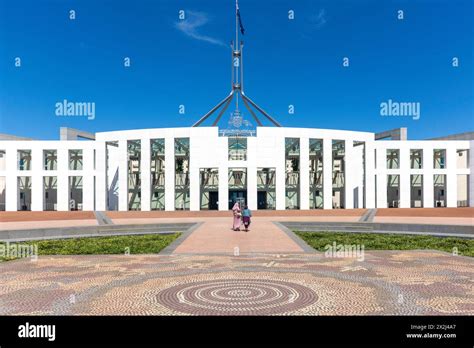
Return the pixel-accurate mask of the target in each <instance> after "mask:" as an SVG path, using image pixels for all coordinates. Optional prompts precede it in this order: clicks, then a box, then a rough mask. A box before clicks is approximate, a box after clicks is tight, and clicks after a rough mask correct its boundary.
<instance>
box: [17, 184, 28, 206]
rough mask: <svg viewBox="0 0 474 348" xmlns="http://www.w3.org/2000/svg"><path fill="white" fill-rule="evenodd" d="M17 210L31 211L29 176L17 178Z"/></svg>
mask: <svg viewBox="0 0 474 348" xmlns="http://www.w3.org/2000/svg"><path fill="white" fill-rule="evenodd" d="M17 192H18V197H17V198H18V203H17V204H18V210H31V176H19V177H18V178H17Z"/></svg>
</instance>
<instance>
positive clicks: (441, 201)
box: [433, 174, 446, 208]
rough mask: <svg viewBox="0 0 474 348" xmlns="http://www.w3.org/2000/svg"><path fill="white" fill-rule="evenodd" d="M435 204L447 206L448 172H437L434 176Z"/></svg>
mask: <svg viewBox="0 0 474 348" xmlns="http://www.w3.org/2000/svg"><path fill="white" fill-rule="evenodd" d="M433 186H434V187H433V191H434V206H435V207H438V208H440V207H446V174H435V175H434V177H433Z"/></svg>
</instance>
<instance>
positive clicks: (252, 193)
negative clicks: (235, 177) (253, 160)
mask: <svg viewBox="0 0 474 348" xmlns="http://www.w3.org/2000/svg"><path fill="white" fill-rule="evenodd" d="M257 195H258V194H257V167H255V166H253V165H252V166H248V167H247V205H248V206H249V209H250V210H257Z"/></svg>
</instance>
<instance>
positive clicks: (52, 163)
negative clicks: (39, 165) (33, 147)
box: [43, 150, 58, 170]
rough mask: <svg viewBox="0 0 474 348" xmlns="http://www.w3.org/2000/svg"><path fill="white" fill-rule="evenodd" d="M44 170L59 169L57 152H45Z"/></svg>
mask: <svg viewBox="0 0 474 348" xmlns="http://www.w3.org/2000/svg"><path fill="white" fill-rule="evenodd" d="M43 161H44V168H43V169H44V170H57V169H58V151H57V150H43Z"/></svg>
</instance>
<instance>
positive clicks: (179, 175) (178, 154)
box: [174, 138, 190, 210]
mask: <svg viewBox="0 0 474 348" xmlns="http://www.w3.org/2000/svg"><path fill="white" fill-rule="evenodd" d="M189 156H190V153H189V138H176V139H175V140H174V161H175V162H174V163H175V200H174V201H175V209H176V210H189V205H190V197H189V189H190V188H189V159H190V158H189Z"/></svg>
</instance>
